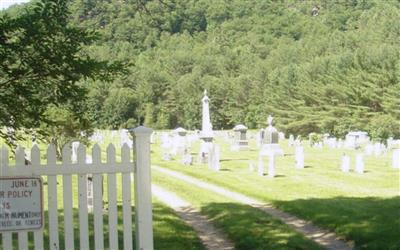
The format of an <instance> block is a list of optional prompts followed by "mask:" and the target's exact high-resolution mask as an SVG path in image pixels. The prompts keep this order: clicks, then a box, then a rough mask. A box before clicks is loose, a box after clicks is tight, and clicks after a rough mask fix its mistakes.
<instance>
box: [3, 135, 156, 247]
mask: <svg viewBox="0 0 400 250" xmlns="http://www.w3.org/2000/svg"><path fill="white" fill-rule="evenodd" d="M131 132H132V134H133V135H134V138H135V140H134V144H133V145H134V149H133V154H134V155H135V156H136V157H135V159H134V160H133V161H132V160H131V159H130V158H131V157H130V155H131V153H132V152H131V149H130V148H129V146H128V145H126V144H124V145H123V146H122V148H121V162H117V161H116V150H115V147H114V146H113V145H112V144H110V145H109V146H108V147H107V150H106V151H107V157H106V158H107V161H106V162H104V163H103V162H102V159H101V149H100V147H99V146H98V145H97V144H96V145H94V146H93V148H92V162H86V148H85V146H83V144H80V146H79V147H78V154H77V160H78V161H77V162H76V163H72V161H71V153H72V152H71V147H70V146H69V145H68V146H66V147H64V148H63V150H62V156H63V161H62V162H61V163H60V162H57V157H56V150H55V147H54V146H53V145H49V147H48V148H47V163H46V164H42V163H41V161H40V159H41V158H40V150H39V148H38V146H36V145H34V146H33V147H32V149H31V162H30V163H27V162H25V151H24V150H23V149H22V148H18V149H17V150H16V156H15V159H16V161H15V166H11V165H10V164H9V155H8V150H7V149H6V148H5V147H2V148H1V149H0V177H18V176H20V177H30V176H42V177H47V189H44V191H43V192H45V191H46V190H47V204H48V207H47V209H48V218H46V219H48V223H47V224H46V223H45V225H48V228H47V230H48V232H49V240H48V242H47V243H46V244H48V248H49V249H60V240H61V239H63V240H64V246H63V249H75V248H78V249H90V247H91V246H90V245H89V242H90V241H89V239H90V237H91V236H90V235H89V229H90V230H91V231H93V232H94V234H93V235H94V236H93V241H94V246H92V248H93V247H94V249H96V250H97V249H104V247H105V245H106V246H108V248H109V249H127V250H130V249H133V244H132V243H133V242H132V241H133V238H132V227H133V225H132V205H133V204H132V198H131V194H132V190H131V188H132V183H131V181H132V180H131V175H132V174H134V177H135V182H134V183H133V184H134V189H135V210H136V212H135V223H136V242H135V243H136V249H146V250H147V249H149V250H151V249H153V229H152V206H151V181H150V134H151V132H152V130H151V129H148V128H144V127H139V128H136V129H133V130H131ZM88 175H92V176H93V220H94V224H93V225H89V220H88V219H89V216H88V214H89V211H88V196H87V191H88V184H87V183H88V178H87V177H88ZM120 175H121V176H122V185H120V186H121V188H122V191H121V192H122V228H123V234H122V237H123V241H122V242H123V245H119V242H118V206H117V193H118V192H119V190H118V189H117V176H120ZM74 176H77V180H78V193H77V197H78V198H77V202H78V204H76V205H77V206H78V208H79V211H78V217H79V218H74V213H73V201H74V188H73V183H74V182H73V180H74ZM58 177H60V178H58ZM104 177H107V184H108V185H107V187H106V188H107V193H108V197H107V198H108V206H107V207H106V206H105V203H104V202H103V198H105V197H103V191H104V190H103V185H104V184H105V179H106V178H104ZM61 178H62V188H61V187H58V185H61V183H58V182H57V181H59V182H60V181H61ZM61 189H62V190H61ZM59 190H60V191H62V192H60V193H58V191H59ZM61 194H62V204H58V195H61ZM43 197H46V196H43ZM60 198H61V197H60ZM58 208H60V209H62V210H63V212H60V213H62V214H63V226H64V235H61V234H60V235H59V231H60V230H59V220H58V219H59V218H58V216H59V210H58ZM105 209H108V236H109V237H108V242H107V243H106V242H105V239H104V235H105V234H106V233H107V232H104V231H103V227H104V225H103V220H104V216H106V214H104V210H105ZM60 211H61V210H60ZM76 226H78V231H79V246H75V243H76V242H75V241H74V239H75V238H74V235H75V234H76V233H78V231H75V232H74V227H76ZM0 234H1V237H2V241H1V244H0V249H14V248H16V247H17V246H15V245H13V236H12V235H13V234H14V233H13V232H6V231H4V232H1V231H0ZM17 236H18V249H28V232H27V231H20V232H18V233H17ZM33 236H34V237H33V240H34V242H33V243H34V248H35V249H43V248H44V247H45V246H44V244H45V243H44V236H43V229H41V230H35V231H34V233H33ZM46 248H47V247H46Z"/></svg>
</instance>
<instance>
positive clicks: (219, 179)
mask: <svg viewBox="0 0 400 250" xmlns="http://www.w3.org/2000/svg"><path fill="white" fill-rule="evenodd" d="M217 143H218V144H219V145H220V146H221V171H219V172H214V171H212V170H209V169H208V167H207V165H202V164H197V163H195V164H194V165H193V166H190V167H185V166H183V165H182V164H181V163H180V159H178V158H176V159H175V160H174V161H170V162H166V161H163V160H162V158H161V156H162V149H161V148H160V147H159V145H158V144H153V145H152V151H153V154H152V164H153V165H159V166H161V167H166V168H168V169H171V170H175V171H179V172H182V173H184V174H186V175H189V176H192V177H195V178H198V179H200V180H203V181H207V182H210V183H213V184H216V185H219V186H221V187H224V188H227V189H229V190H232V191H236V192H239V193H242V194H245V195H247V196H249V197H252V198H256V199H258V200H260V201H264V202H269V203H272V204H273V205H274V206H276V207H277V208H280V209H282V210H283V211H286V212H289V213H291V214H293V215H296V216H298V217H300V218H303V219H306V220H310V221H312V222H313V223H315V224H316V225H319V226H321V227H323V228H326V229H329V230H331V231H334V232H336V233H337V234H338V235H339V236H341V237H342V238H343V239H344V240H346V241H350V242H353V243H354V244H355V246H356V248H359V249H400V238H399V237H398V236H399V235H398V232H399V228H400V214H399V212H400V196H399V177H400V175H399V174H400V172H399V170H395V169H392V168H391V164H390V163H391V154H388V155H386V156H382V157H375V156H367V157H365V159H364V162H365V173H364V174H357V173H355V172H354V171H351V172H350V173H342V172H341V171H340V167H339V166H340V157H341V155H342V154H343V152H344V150H341V149H327V148H324V149H314V148H310V147H309V146H308V145H306V142H304V143H303V145H304V148H305V168H304V169H295V167H294V148H291V147H288V145H287V141H283V142H282V143H281V147H282V148H283V149H284V152H285V156H284V157H278V158H277V160H276V177H275V178H274V179H270V178H268V177H267V176H263V177H261V176H258V175H257V173H256V172H255V171H253V172H251V171H250V170H249V163H253V165H254V166H255V168H256V166H257V160H258V150H257V149H256V147H255V145H252V144H251V149H250V150H249V151H241V152H231V151H230V148H229V144H228V143H227V142H225V141H223V140H222V139H218V140H217ZM198 149H199V145H198V144H197V145H196V144H194V145H193V147H192V149H191V154H192V155H193V157H194V158H195V160H196V159H197V153H198ZM348 153H349V154H350V155H351V157H352V162H351V164H352V165H351V169H354V164H355V163H354V155H355V152H351V151H349V152H348ZM264 164H265V166H268V159H267V158H266V159H265V163H264ZM158 175H159V174H157V172H156V171H153V176H154V179H155V180H156V182H160V181H163V182H165V183H164V185H167V186H168V187H172V186H173V185H175V183H177V180H175V179H173V180H172V179H171V178H172V177H168V178H165V177H164V178H161V179H160V178H159V177H157V176H158ZM168 183H169V184H168ZM176 191H177V193H178V194H179V195H181V194H182V193H183V191H182V190H181V189H179V190H178V189H177V190H176ZM183 194H184V193H183ZM193 194H195V195H196V197H193V198H196V199H197V197H198V196H199V195H201V196H204V197H211V196H212V194H211V193H210V192H208V191H204V190H198V191H197V192H192V193H189V195H188V198H187V199H188V200H190V199H189V198H190V197H189V196H190V195H192V196H193ZM184 198H186V197H185V196H184ZM205 200H207V199H205ZM225 200H226V201H227V202H226V203H225V204H222V203H220V202H219V203H216V202H213V201H211V200H210V201H209V203H208V205H206V204H202V205H201V204H198V205H199V206H201V207H202V211H203V212H207V213H210V214H211V213H215V214H216V217H217V218H221V221H220V222H218V220H217V224H218V223H222V221H224V219H223V218H224V216H225V218H227V217H229V216H231V214H229V212H224V211H223V210H224V209H223V208H222V207H225V209H227V207H229V206H233V205H234V206H237V207H243V206H242V205H238V204H234V203H232V202H231V201H228V200H227V199H225ZM217 204H219V205H217ZM218 209H221V212H220V213H221V214H218V213H219V212H218ZM249 210H251V209H250V208H248V210H247V212H245V211H246V210H242V211H243V213H245V214H247V216H250V214H253V212H251V213H250V212H249ZM225 222H226V221H225ZM222 224H223V223H222ZM237 227H241V226H240V225H237ZM242 228H243V230H250V229H249V227H248V226H247V225H246V223H244V224H243V226H242Z"/></svg>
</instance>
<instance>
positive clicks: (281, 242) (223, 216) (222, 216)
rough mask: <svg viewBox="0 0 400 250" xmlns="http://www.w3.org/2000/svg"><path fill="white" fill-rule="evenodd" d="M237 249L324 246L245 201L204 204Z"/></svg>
mask: <svg viewBox="0 0 400 250" xmlns="http://www.w3.org/2000/svg"><path fill="white" fill-rule="evenodd" d="M201 212H202V213H203V214H205V215H207V216H208V217H209V218H210V219H211V221H213V223H214V224H215V225H216V226H217V227H219V228H221V229H222V230H223V231H224V232H225V233H226V234H227V235H228V237H229V238H230V239H232V241H233V242H235V248H236V249H239V250H241V249H243V250H252V249H260V250H261V249H263V250H264V249H299V250H300V249H307V250H308V249H310V250H311V249H322V248H321V247H319V246H318V245H316V244H315V243H314V242H312V241H311V240H309V239H307V238H305V237H304V236H303V235H301V234H300V233H297V232H295V231H293V230H292V229H290V228H289V226H287V225H286V224H284V223H282V222H281V221H279V220H277V219H274V218H273V217H271V216H269V215H268V214H266V213H264V212H262V211H260V210H258V209H256V208H253V207H250V206H247V205H242V204H236V203H209V204H207V205H205V206H203V207H202V208H201Z"/></svg>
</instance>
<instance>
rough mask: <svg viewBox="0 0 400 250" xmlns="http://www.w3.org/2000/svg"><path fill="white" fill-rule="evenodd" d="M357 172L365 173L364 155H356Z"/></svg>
mask: <svg viewBox="0 0 400 250" xmlns="http://www.w3.org/2000/svg"><path fill="white" fill-rule="evenodd" d="M355 170H356V172H357V173H360V174H362V173H364V156H363V155H362V154H357V155H356V169H355Z"/></svg>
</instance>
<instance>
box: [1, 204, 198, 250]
mask: <svg viewBox="0 0 400 250" xmlns="http://www.w3.org/2000/svg"><path fill="white" fill-rule="evenodd" d="M134 211H135V210H134V207H132V237H133V239H132V240H133V247H134V249H135V221H134V216H135V213H134ZM73 212H74V221H75V223H74V225H75V227H74V245H75V248H76V249H79V228H78V224H79V221H78V220H79V219H78V218H79V217H78V213H79V210H78V209H74V211H73ZM47 216H48V213H47V211H46V212H45V218H47ZM58 220H59V230H58V233H59V243H60V248H59V249H65V242H64V222H63V220H64V217H63V214H62V210H60V211H59V217H58ZM153 229H154V248H155V249H160V250H164V249H165V250H186V249H193V250H203V249H204V247H203V245H202V244H201V242H200V239H199V238H198V237H197V235H196V233H195V232H194V231H193V229H192V228H190V227H189V226H187V225H186V224H185V223H184V222H183V221H182V220H181V219H180V218H179V217H178V216H177V215H175V214H174V212H173V211H172V210H171V209H170V208H168V207H166V206H164V205H163V204H161V203H159V202H153ZM103 232H104V249H109V245H108V237H109V235H108V216H107V215H104V216H103ZM1 241H2V240H1V237H0V249H4V247H3V246H2V242H1ZM28 242H29V245H30V246H29V248H30V249H33V247H34V244H33V242H34V240H33V233H32V232H29V233H28ZM89 244H90V249H94V228H93V214H89ZM13 245H14V246H17V245H18V238H17V235H16V234H15V233H14V234H13ZM118 246H119V249H124V243H123V228H122V207H121V206H118ZM44 249H50V247H49V231H48V220H47V219H46V225H45V229H44Z"/></svg>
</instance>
